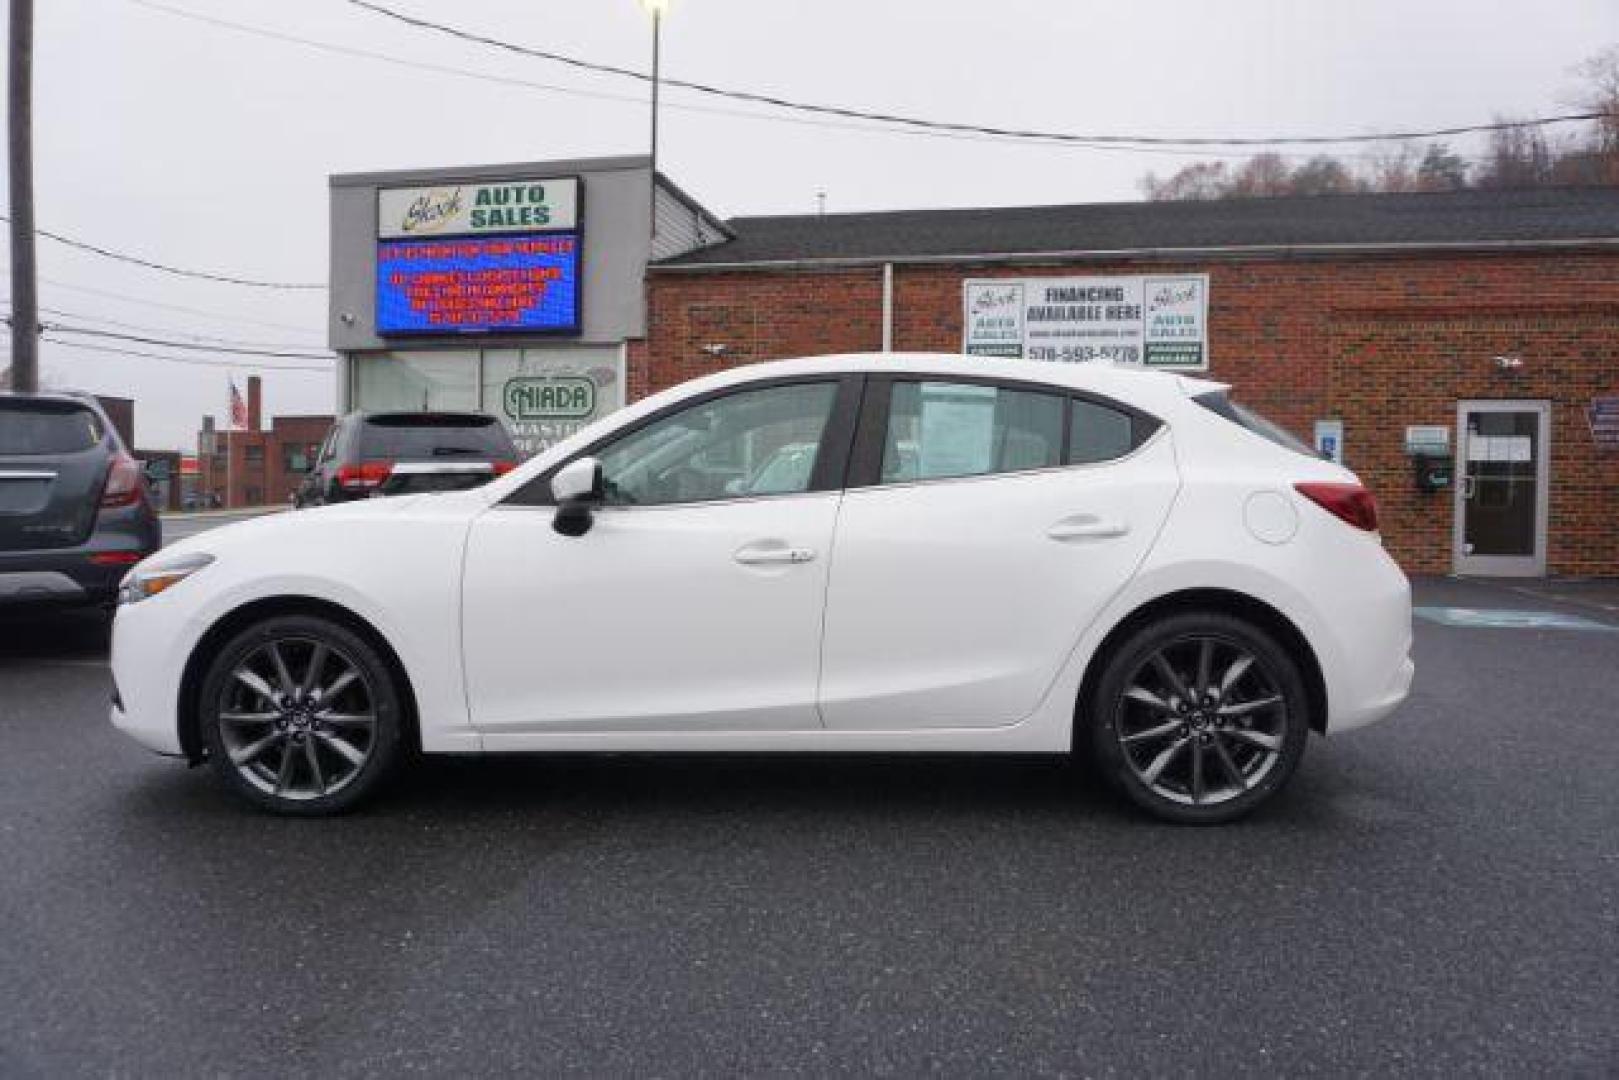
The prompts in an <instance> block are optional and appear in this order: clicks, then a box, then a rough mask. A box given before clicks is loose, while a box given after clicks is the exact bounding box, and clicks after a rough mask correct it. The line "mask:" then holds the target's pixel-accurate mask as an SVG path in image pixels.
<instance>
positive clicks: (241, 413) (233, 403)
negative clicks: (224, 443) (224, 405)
mask: <svg viewBox="0 0 1619 1080" xmlns="http://www.w3.org/2000/svg"><path fill="white" fill-rule="evenodd" d="M229 382H230V426H231V427H233V428H240V429H246V427H247V402H245V401H243V400H242V392H241V391H240V390H238V389H236V380H235V379H230V380H229Z"/></svg>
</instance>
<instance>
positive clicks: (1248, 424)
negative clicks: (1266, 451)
mask: <svg viewBox="0 0 1619 1080" xmlns="http://www.w3.org/2000/svg"><path fill="white" fill-rule="evenodd" d="M1192 400H1193V401H1195V402H1197V403H1198V404H1199V405H1201V406H1203V407H1204V408H1205V409H1207V410H1209V411H1210V412H1211V413H1214V414H1215V415H1216V416H1222V417H1224V418H1225V419H1227V420H1229V421H1231V422H1232V423H1233V424H1236V425H1237V426H1238V427H1240V428H1242V429H1244V430H1245V431H1251V432H1253V433H1254V434H1255V435H1258V436H1259V437H1260V438H1262V439H1264V440H1266V441H1267V442H1272V443H1275V444H1276V445H1277V446H1280V447H1282V448H1283V449H1284V450H1292V451H1293V452H1294V453H1298V454H1303V455H1304V456H1306V457H1320V456H1321V455H1320V454H1318V453H1316V450H1315V447H1313V446H1311V445H1310V444H1309V443H1307V442H1305V441H1304V440H1303V439H1301V438H1299V437H1298V436H1297V435H1295V434H1293V433H1292V432H1291V431H1289V430H1287V429H1286V428H1285V427H1283V426H1282V425H1280V424H1278V423H1276V421H1274V420H1270V419H1267V418H1266V417H1264V416H1261V415H1260V414H1259V413H1257V412H1255V411H1254V410H1253V409H1250V408H1248V407H1247V406H1246V405H1240V404H1238V403H1237V402H1235V401H1232V400H1231V398H1230V396H1229V395H1228V394H1226V392H1225V391H1223V390H1217V391H1214V392H1212V393H1208V394H1199V395H1197V396H1196V397H1194V398H1193V399H1192Z"/></svg>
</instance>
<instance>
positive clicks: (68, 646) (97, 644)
mask: <svg viewBox="0 0 1619 1080" xmlns="http://www.w3.org/2000/svg"><path fill="white" fill-rule="evenodd" d="M111 641H112V615H111V614H110V613H109V612H107V611H104V610H103V609H101V608H95V607H92V608H69V609H67V610H55V609H50V608H19V609H17V610H14V611H5V612H0V663H3V662H4V661H7V660H59V661H60V660H66V661H73V662H75V663H92V664H96V665H102V664H105V663H106V659H107V649H108V647H109V646H110V644H111Z"/></svg>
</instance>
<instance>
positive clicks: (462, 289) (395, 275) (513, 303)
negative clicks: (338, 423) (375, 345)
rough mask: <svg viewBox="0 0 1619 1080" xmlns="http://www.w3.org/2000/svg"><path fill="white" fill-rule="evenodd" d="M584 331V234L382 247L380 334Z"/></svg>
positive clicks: (391, 243) (414, 242)
mask: <svg viewBox="0 0 1619 1080" xmlns="http://www.w3.org/2000/svg"><path fill="white" fill-rule="evenodd" d="M524 330H530V331H535V330H549V331H553V332H563V333H566V332H578V330H579V234H578V233H577V232H556V233H531V234H526V235H521V236H463V237H455V238H448V239H443V240H380V241H378V242H377V333H379V334H411V333H433V334H473V333H487V332H490V331H524Z"/></svg>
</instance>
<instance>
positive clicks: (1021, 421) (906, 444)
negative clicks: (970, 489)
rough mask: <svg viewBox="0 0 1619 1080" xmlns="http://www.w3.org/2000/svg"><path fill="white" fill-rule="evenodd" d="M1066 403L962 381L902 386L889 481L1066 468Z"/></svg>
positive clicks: (886, 466)
mask: <svg viewBox="0 0 1619 1080" xmlns="http://www.w3.org/2000/svg"><path fill="white" fill-rule="evenodd" d="M1066 406H1067V401H1066V399H1065V398H1063V397H1060V396H1058V395H1056V394H1044V393H1037V392H1034V391H1029V390H1013V389H1009V388H1006V387H998V386H980V385H976V384H973V383H954V382H896V383H895V384H894V388H893V393H892V396H891V398H890V402H889V408H888V429H887V434H886V437H885V440H884V444H883V465H882V482H883V483H885V484H902V483H907V482H910V481H914V480H938V479H944V478H948V477H959V476H983V475H986V474H988V473H999V472H1018V471H1021V470H1024V469H1044V468H1050V467H1052V466H1055V465H1060V464H1062V451H1063V410H1064V409H1065V408H1066Z"/></svg>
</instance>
